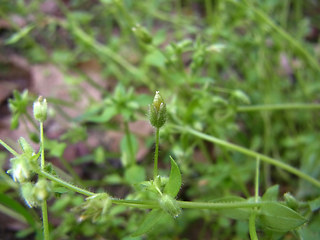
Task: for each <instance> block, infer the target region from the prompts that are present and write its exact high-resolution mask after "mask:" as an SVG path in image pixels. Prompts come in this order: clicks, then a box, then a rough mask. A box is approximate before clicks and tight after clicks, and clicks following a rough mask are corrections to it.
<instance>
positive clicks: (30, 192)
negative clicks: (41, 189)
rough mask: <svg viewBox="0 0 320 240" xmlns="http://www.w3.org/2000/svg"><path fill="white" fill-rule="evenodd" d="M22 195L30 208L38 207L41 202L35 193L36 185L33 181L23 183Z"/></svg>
mask: <svg viewBox="0 0 320 240" xmlns="http://www.w3.org/2000/svg"><path fill="white" fill-rule="evenodd" d="M21 195H22V198H23V199H24V200H25V202H26V204H27V205H28V206H29V207H30V208H33V207H36V206H38V205H39V204H40V202H39V201H38V199H37V198H36V197H35V195H34V185H33V184H32V183H31V182H27V183H23V184H21Z"/></svg>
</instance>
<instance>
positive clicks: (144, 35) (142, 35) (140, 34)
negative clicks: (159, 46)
mask: <svg viewBox="0 0 320 240" xmlns="http://www.w3.org/2000/svg"><path fill="white" fill-rule="evenodd" d="M132 31H133V33H134V34H135V35H136V37H137V38H138V39H139V40H140V41H141V42H143V43H146V44H149V43H152V37H151V35H150V33H149V32H148V31H147V29H145V28H144V27H142V26H141V25H140V24H137V25H136V26H135V27H133V28H132Z"/></svg>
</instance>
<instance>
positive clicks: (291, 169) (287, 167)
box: [172, 125, 320, 188]
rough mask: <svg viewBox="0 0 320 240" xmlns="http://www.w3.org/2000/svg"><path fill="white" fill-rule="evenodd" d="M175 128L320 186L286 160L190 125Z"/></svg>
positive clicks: (174, 126) (175, 126)
mask: <svg viewBox="0 0 320 240" xmlns="http://www.w3.org/2000/svg"><path fill="white" fill-rule="evenodd" d="M172 127H173V128H175V129H178V130H179V131H181V132H188V133H190V134H192V135H194V136H197V137H200V138H202V139H205V140H207V141H209V142H212V143H215V144H218V145H220V146H223V147H226V148H228V149H230V150H234V151H237V152H241V153H243V154H245V155H247V156H251V157H254V158H259V159H260V160H262V161H264V162H266V163H269V164H272V165H274V166H276V167H279V168H282V169H284V170H286V171H288V172H290V173H292V174H294V175H296V176H298V177H300V178H302V179H304V180H306V181H308V182H310V183H312V184H313V185H315V186H317V187H319V188H320V181H319V180H317V179H315V178H313V177H311V176H309V175H308V174H305V173H303V172H301V171H300V170H298V169H296V168H294V167H292V166H290V165H288V164H286V163H284V162H281V161H279V160H276V159H273V158H271V157H268V156H266V155H263V154H261V153H257V152H255V151H252V150H249V149H247V148H244V147H241V146H238V145H235V144H233V143H229V142H227V141H224V140H221V139H219V138H216V137H213V136H210V135H207V134H205V133H202V132H199V131H197V130H194V129H192V128H190V127H181V126H177V125H172Z"/></svg>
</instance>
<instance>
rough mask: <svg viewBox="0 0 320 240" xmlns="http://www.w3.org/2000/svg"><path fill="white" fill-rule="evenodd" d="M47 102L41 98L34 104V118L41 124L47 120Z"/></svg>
mask: <svg viewBox="0 0 320 240" xmlns="http://www.w3.org/2000/svg"><path fill="white" fill-rule="evenodd" d="M47 111H48V106H47V100H46V99H45V98H43V97H42V96H40V97H39V98H38V100H37V101H35V102H34V103H33V116H34V118H35V119H36V120H38V121H39V122H44V121H45V120H46V119H47Z"/></svg>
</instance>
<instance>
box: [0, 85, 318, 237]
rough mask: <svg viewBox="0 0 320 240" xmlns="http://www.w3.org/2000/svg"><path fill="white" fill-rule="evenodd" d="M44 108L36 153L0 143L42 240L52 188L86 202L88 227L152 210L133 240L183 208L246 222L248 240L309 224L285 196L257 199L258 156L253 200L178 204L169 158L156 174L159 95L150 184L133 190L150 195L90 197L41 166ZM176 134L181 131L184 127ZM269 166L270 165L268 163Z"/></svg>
mask: <svg viewBox="0 0 320 240" xmlns="http://www.w3.org/2000/svg"><path fill="white" fill-rule="evenodd" d="M47 108H48V106H47V101H46V99H44V98H42V97H39V98H38V100H37V101H36V102H35V103H34V105H33V112H34V118H35V119H36V120H37V121H38V122H39V125H40V128H39V130H40V149H39V151H38V153H36V152H35V151H34V149H33V148H32V147H31V145H30V144H29V143H28V142H27V141H26V140H25V139H24V138H20V139H19V143H20V146H21V150H22V153H21V154H19V153H17V152H16V151H15V150H14V149H12V148H11V147H10V146H8V145H7V144H6V143H5V142H3V141H2V140H0V144H1V145H3V146H4V147H5V148H6V149H7V150H8V151H9V152H10V153H11V154H13V155H14V157H13V158H11V160H10V163H11V169H10V170H8V173H9V174H10V175H11V176H12V178H13V180H14V181H15V182H17V183H19V186H20V191H21V196H22V198H23V199H24V200H25V202H26V204H27V205H28V206H29V207H38V206H40V207H41V210H42V222H43V233H44V239H45V240H49V239H50V233H49V221H48V213H47V200H48V199H49V198H50V197H52V196H54V194H55V193H58V192H55V191H56V190H55V187H54V186H59V187H64V188H66V189H69V190H71V191H73V192H76V193H79V194H82V195H84V196H86V201H85V202H84V203H83V204H81V205H79V206H78V207H76V208H75V209H76V210H78V211H80V212H81V216H80V220H84V219H92V221H97V220H98V219H99V217H101V216H104V215H106V214H108V211H109V209H110V208H111V207H112V205H113V204H117V205H123V206H127V207H134V208H142V209H150V211H149V212H148V213H147V214H146V215H145V216H144V218H143V220H142V221H141V223H140V225H139V226H138V229H137V230H136V231H135V232H134V233H133V234H132V236H140V235H142V234H146V233H147V232H149V231H150V230H151V229H152V228H153V227H154V226H155V225H156V224H157V223H158V222H159V221H160V220H161V219H162V218H164V217H166V216H168V215H169V216H171V217H173V218H176V217H178V216H180V215H181V213H182V209H186V208H193V209H209V210H215V211H217V212H218V213H219V214H221V215H226V216H227V217H230V218H233V219H242V220H243V219H246V220H247V221H248V222H249V225H250V229H249V231H250V232H249V233H250V237H251V239H257V238H258V235H257V234H256V224H255V223H256V222H259V227H260V228H266V229H269V230H270V229H271V230H273V231H276V232H287V231H291V230H294V229H296V228H298V227H299V226H301V225H302V224H304V223H305V222H306V221H307V219H306V218H305V217H304V216H307V214H304V216H302V215H301V214H299V213H298V212H297V211H298V210H299V208H300V206H302V205H301V204H300V203H299V202H298V201H296V200H295V199H294V197H293V196H292V195H288V194H287V195H286V196H285V200H286V201H284V202H281V201H277V200H275V199H276V198H277V195H278V192H277V189H276V188H272V189H271V190H272V191H271V190H270V188H269V189H267V191H266V193H265V194H264V195H263V196H262V197H259V171H260V170H259V161H260V160H261V161H265V158H264V157H263V155H261V156H260V155H257V168H256V184H255V185H256V188H255V197H254V198H248V199H244V198H241V197H238V196H233V197H225V198H222V199H218V200H213V201H211V202H195V201H179V200H177V199H176V198H177V195H178V193H179V191H180V188H181V184H182V178H181V173H180V169H179V167H178V165H177V163H176V162H175V160H174V159H173V158H172V157H171V156H170V159H171V170H170V174H169V176H160V175H159V171H158V157H159V141H160V139H159V132H160V128H161V127H163V126H164V124H165V123H166V121H167V109H166V104H165V102H164V100H163V98H162V96H161V95H160V93H159V92H158V91H157V92H156V94H155V96H154V99H153V102H152V104H150V105H149V113H148V118H149V121H150V124H151V125H152V126H153V127H154V128H155V155H154V169H153V179H151V180H149V181H144V182H141V183H140V184H138V185H139V186H140V188H137V189H136V191H137V193H139V191H141V192H146V193H148V194H146V195H143V194H142V195H141V196H142V197H140V198H139V197H138V198H135V199H118V198H113V197H111V196H110V195H109V194H108V193H105V192H104V193H94V192H91V191H88V190H86V189H84V188H82V187H79V186H75V185H73V184H72V183H70V182H66V181H65V180H63V179H62V178H60V177H59V176H58V175H57V173H56V172H55V171H54V170H53V168H52V166H51V165H50V164H47V163H46V162H45V155H44V145H45V142H44V133H43V123H44V122H45V120H46V118H47ZM180 128H181V130H183V129H182V127H180ZM186 130H188V131H190V132H191V133H192V134H197V135H199V137H206V135H204V134H202V133H197V132H196V131H195V130H192V129H191V130H190V128H186ZM207 139H208V140H209V141H210V140H212V138H209V137H207ZM213 140H215V141H216V142H217V143H220V144H224V145H225V146H231V147H233V148H232V149H236V150H239V149H240V150H242V152H245V150H244V148H239V147H235V145H232V144H230V143H226V142H224V141H222V140H219V141H218V140H216V139H215V138H214V139H213ZM246 151H249V150H246ZM251 152H252V151H251ZM251 152H250V153H251ZM252 153H253V152H252ZM269 163H273V162H272V161H271V162H269ZM276 166H277V165H276ZM281 166H286V167H287V168H285V169H288V170H290V169H291V168H290V167H288V166H287V165H286V164H285V163H282V165H281ZM294 173H299V174H300V172H299V170H297V169H295V172H294ZM299 174H297V175H298V176H301V177H303V176H304V175H301V174H300V175H299ZM36 176H37V177H36ZM213 177H214V176H213ZM310 178H311V177H310ZM305 179H306V180H310V181H309V182H311V183H315V185H316V184H318V181H317V180H315V179H308V178H305ZM253 199H254V200H253ZM293 203H295V204H293ZM292 206H294V207H292Z"/></svg>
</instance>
